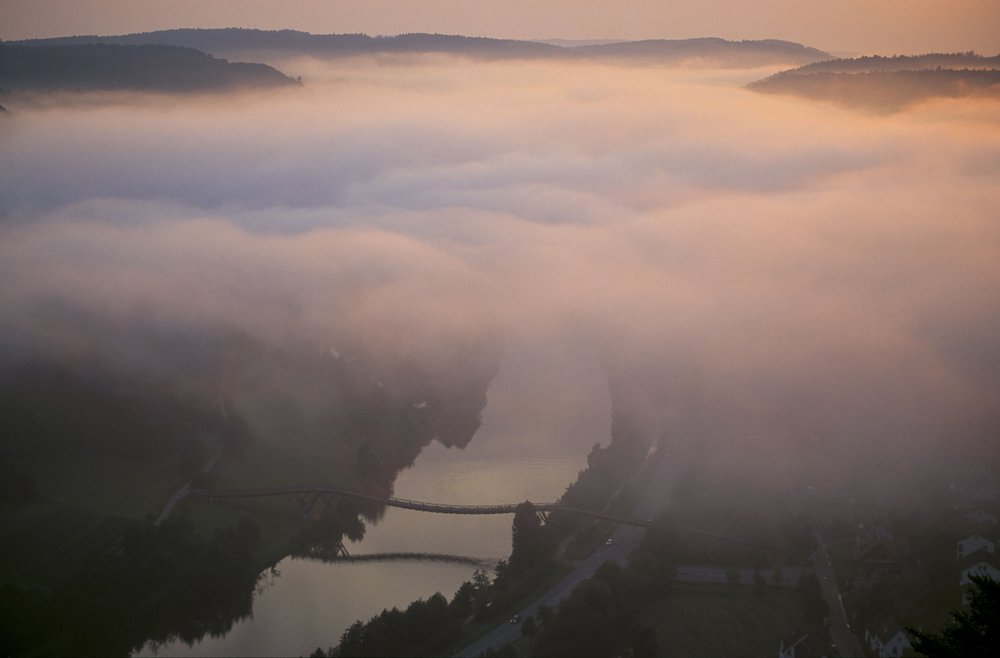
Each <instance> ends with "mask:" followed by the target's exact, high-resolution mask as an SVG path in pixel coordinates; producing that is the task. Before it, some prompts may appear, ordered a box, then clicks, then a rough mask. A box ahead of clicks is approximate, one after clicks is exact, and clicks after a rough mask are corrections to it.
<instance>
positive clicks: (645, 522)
mask: <svg viewBox="0 0 1000 658" xmlns="http://www.w3.org/2000/svg"><path fill="white" fill-rule="evenodd" d="M187 495H188V496H193V497H195V498H202V499H208V500H209V502H211V501H214V500H225V499H232V498H274V497H284V496H288V497H291V498H294V499H295V500H296V501H297V502H298V503H299V506H300V507H301V508H302V512H303V514H308V513H309V512H310V511H311V510H312V508H313V507H314V506H315V505H316V503H318V502H323V503H325V504H327V505H329V504H330V503H331V502H332V501H333V500H334V499H335V498H347V499H353V500H363V501H367V502H372V503H379V504H381V505H386V506H388V507H398V508H400V509H409V510H416V511H418V512H430V513H433V514H480V515H485V514H513V513H514V512H515V511H516V510H517V507H518V505H521V504H522V503H504V504H500V505H451V504H447V503H429V502H425V501H420V500H407V499H405V498H394V497H392V496H373V495H370V494H363V493H359V492H357V491H349V490H347V489H338V488H336V487H287V488H279V489H255V490H246V491H210V490H208V489H191V490H190V491H188V493H187ZM531 504H532V505H533V506H534V508H535V510H536V511H537V512H539V513H541V514H543V515H547V514H549V513H550V512H559V513H560V514H575V515H578V516H586V517H590V518H593V519H601V520H604V521H611V522H613V523H622V524H625V525H633V526H639V527H642V528H647V527H649V526H650V525H651V521H650V520H649V519H634V518H628V517H621V516H614V515H611V514H603V513H601V512H592V511H590V510H584V509H576V508H573V507H562V506H561V505H559V504H558V503H531Z"/></svg>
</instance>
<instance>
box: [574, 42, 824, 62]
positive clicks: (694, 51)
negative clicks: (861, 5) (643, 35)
mask: <svg viewBox="0 0 1000 658" xmlns="http://www.w3.org/2000/svg"><path fill="white" fill-rule="evenodd" d="M573 52H574V53H575V54H579V55H587V56H592V57H618V58H642V59H659V60H692V59H707V60H713V61H715V62H718V63H721V64H722V65H725V66H760V65H766V64H772V63H782V62H816V61H819V60H824V59H828V58H829V57H830V55H828V54H827V53H824V52H823V51H821V50H817V49H815V48H810V47H808V46H803V45H802V44H798V43H793V42H791V41H779V40H776V39H764V40H760V41H727V40H725V39H717V38H705V39H651V40H646V41H625V42H621V43H609V44H600V45H593V46H577V47H575V48H573Z"/></svg>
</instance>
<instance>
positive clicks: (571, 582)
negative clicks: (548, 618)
mask: <svg viewBox="0 0 1000 658" xmlns="http://www.w3.org/2000/svg"><path fill="white" fill-rule="evenodd" d="M677 453H678V451H677V450H675V451H674V454H673V455H672V456H670V457H663V458H662V459H658V460H655V462H653V464H654V466H655V467H656V468H657V472H656V473H654V474H653V477H651V478H650V483H649V486H648V487H647V488H646V491H645V493H644V495H643V498H642V500H641V501H640V502H639V504H637V505H636V507H635V509H634V510H633V511H632V515H633V516H634V517H636V518H640V519H646V518H653V517H654V516H656V514H658V513H659V512H660V511H661V510H662V509H663V508H664V507H666V505H667V503H668V502H669V501H670V493H671V492H672V491H673V489H674V487H675V486H676V485H677V484H678V480H679V476H680V473H681V470H682V468H683V462H684V461H685V460H684V459H683V456H682V455H679V454H677ZM647 463H650V462H647ZM645 532H646V529H645V528H640V527H635V526H618V527H617V528H616V529H615V530H614V531H613V532H612V533H611V535H610V538H611V540H612V544H613V545H611V546H607V545H604V546H601V547H599V548H598V549H597V550H596V551H594V552H593V553H591V554H590V555H589V556H588V557H587V558H586V559H584V560H582V561H580V562H577V563H576V565H575V566H574V568H573V571H572V572H571V573H570V574H569V575H567V576H566V577H565V578H563V580H562V581H560V582H559V584H557V585H556V586H555V587H553V588H552V589H550V590H549V591H548V592H546V593H545V594H543V595H542V596H541V597H540V598H538V599H536V600H535V601H534V602H533V603H532V604H531V605H529V606H527V607H525V608H523V609H521V610H518V611H517V614H518V615H519V616H520V618H521V619H522V620H523V619H527V618H528V617H533V616H536V615H537V613H538V609H539V608H540V607H541V606H543V605H545V606H548V607H550V608H555V607H556V606H557V605H558V604H559V602H560V601H562V600H563V599H565V598H566V597H567V596H569V593H570V592H572V591H573V588H574V587H576V586H577V585H578V584H580V583H581V582H582V581H584V580H586V579H587V578H590V577H591V576H593V575H594V572H596V571H597V569H598V568H599V567H600V566H601V565H602V564H604V563H605V562H607V561H608V560H615V561H616V562H618V563H620V564H624V563H625V561H626V560H627V558H628V555H629V553H631V552H632V549H634V548H635V547H636V546H637V545H638V543H639V541H640V540H641V539H642V536H643V534H644V533H645ZM520 636H521V625H520V624H510V623H504V624H503V625H502V626H499V627H498V628H496V629H494V630H493V631H491V632H489V633H487V634H486V635H484V636H483V637H482V638H480V639H479V640H478V641H477V642H474V643H473V644H470V645H469V646H467V647H465V648H464V649H462V650H461V651H459V652H458V653H457V654H455V655H456V656H458V657H460V658H472V657H474V656H478V655H480V654H481V653H483V652H484V651H486V650H487V649H496V648H499V647H502V646H503V645H505V644H508V643H510V642H513V641H514V640H516V639H517V638H519V637H520Z"/></svg>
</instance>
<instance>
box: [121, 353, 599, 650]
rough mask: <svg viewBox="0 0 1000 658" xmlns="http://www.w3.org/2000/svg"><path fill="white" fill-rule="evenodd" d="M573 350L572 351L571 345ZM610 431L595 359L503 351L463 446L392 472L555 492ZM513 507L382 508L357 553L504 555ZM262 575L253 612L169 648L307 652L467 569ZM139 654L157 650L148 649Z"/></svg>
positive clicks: (411, 481)
mask: <svg viewBox="0 0 1000 658" xmlns="http://www.w3.org/2000/svg"><path fill="white" fill-rule="evenodd" d="M576 354H577V355H578V354H579V352H576ZM610 436H611V401H610V395H609V392H608V388H607V381H606V378H605V376H604V374H603V372H602V371H601V368H600V366H599V364H598V363H597V360H596V358H595V359H593V360H592V361H591V362H587V363H581V362H580V361H579V357H578V356H572V355H571V350H570V349H569V348H565V349H555V350H553V349H551V348H548V349H540V348H536V347H533V346H530V345H519V346H516V347H512V348H511V349H508V352H507V356H506V357H505V358H504V361H503V363H502V364H501V368H500V372H499V373H498V374H497V377H496V378H495V379H494V381H493V382H492V383H491V385H490V389H489V393H488V400H487V406H486V409H485V410H484V412H483V422H482V425H481V427H480V429H479V431H478V432H477V433H476V435H475V436H474V437H473V439H472V441H471V442H470V444H469V445H468V447H466V448H465V449H464V450H458V449H448V448H445V447H443V446H441V445H440V444H438V443H436V442H435V443H432V444H431V445H430V446H428V447H427V448H426V449H425V450H424V451H423V452H422V453H421V454H420V456H419V457H418V458H417V460H416V463H415V464H414V466H413V467H412V468H409V469H407V470H405V471H404V472H402V473H401V474H400V476H399V478H398V479H397V480H396V485H395V495H396V496H398V497H401V498H410V499H415V500H427V501H435V502H436V501H440V502H460V503H463V504H481V503H495V502H516V501H521V500H526V499H530V500H533V501H537V502H548V501H553V500H555V499H557V498H558V497H559V495H560V494H561V493H562V492H563V491H564V490H565V488H566V486H567V485H568V484H569V483H570V482H572V481H573V480H574V479H575V477H576V474H577V472H578V471H579V470H580V469H581V468H583V466H584V465H585V464H586V457H587V453H588V452H589V451H590V448H591V446H593V444H595V443H601V444H607V441H608V439H609V437H610ZM510 522H511V517H510V516H509V515H504V516H452V515H444V514H427V513H423V512H416V511H411V510H401V509H394V508H389V509H387V510H386V513H385V516H384V517H383V519H382V520H381V522H380V523H379V524H378V525H375V526H371V527H369V529H368V532H367V533H366V535H365V538H364V540H363V541H361V542H358V543H355V544H351V545H349V546H348V548H349V550H350V552H351V553H352V554H354V555H360V554H370V553H382V552H422V553H444V554H457V555H466V556H473V557H485V558H500V557H506V556H507V554H508V553H509V552H510ZM277 570H278V572H279V573H280V576H278V577H277V578H271V577H265V579H264V581H263V583H262V584H263V588H262V590H261V591H260V592H258V594H257V595H256V596H255V599H254V604H253V615H252V616H251V617H250V618H247V619H244V620H242V621H240V622H237V623H236V624H234V626H233V628H232V629H231V630H230V632H229V633H227V634H226V635H224V636H221V637H205V638H203V639H202V640H201V641H199V642H197V643H195V644H193V645H190V646H189V645H186V644H184V643H182V642H180V641H178V642H174V643H171V644H167V645H163V646H161V647H159V648H158V650H157V651H156V652H155V653H158V654H159V655H169V656H228V655H244V656H255V655H257V656H267V655H308V654H309V653H311V652H312V651H313V650H315V649H316V647H322V648H324V649H325V648H327V647H330V646H333V645H336V644H337V643H338V642H339V639H340V635H341V633H342V632H343V631H344V629H345V628H347V626H349V625H350V624H351V623H353V622H354V621H355V620H357V619H367V618H369V617H371V616H372V615H374V614H377V613H378V612H380V611H381V610H382V609H383V608H390V607H393V606H399V607H402V606H405V605H407V604H408V603H409V602H410V601H412V600H414V599H417V598H425V597H427V596H429V595H430V594H433V593H434V592H441V593H442V594H444V595H445V596H447V597H449V598H450V597H451V596H452V595H453V594H454V593H455V591H456V590H457V589H458V587H459V586H460V585H461V584H462V582H463V581H465V580H468V579H469V578H471V576H472V573H473V570H474V567H471V566H468V565H464V564H455V563H441V562H427V561H421V562H406V561H404V562H370V563H337V564H330V563H322V562H314V561H308V560H298V559H291V558H285V559H284V560H282V561H281V562H280V563H279V564H278V565H277ZM140 655H154V651H153V648H152V647H149V646H147V647H144V649H143V651H142V652H140Z"/></svg>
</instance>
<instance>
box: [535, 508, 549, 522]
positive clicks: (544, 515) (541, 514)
mask: <svg viewBox="0 0 1000 658" xmlns="http://www.w3.org/2000/svg"><path fill="white" fill-rule="evenodd" d="M535 514H537V515H538V520H539V521H541V522H542V525H546V524H547V523H548V522H549V513H548V512H545V511H543V510H536V511H535Z"/></svg>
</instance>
